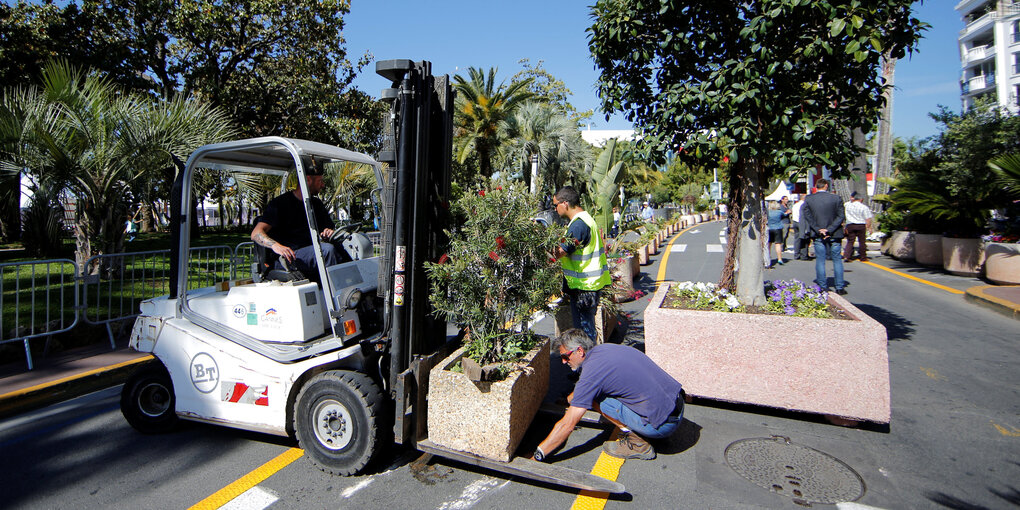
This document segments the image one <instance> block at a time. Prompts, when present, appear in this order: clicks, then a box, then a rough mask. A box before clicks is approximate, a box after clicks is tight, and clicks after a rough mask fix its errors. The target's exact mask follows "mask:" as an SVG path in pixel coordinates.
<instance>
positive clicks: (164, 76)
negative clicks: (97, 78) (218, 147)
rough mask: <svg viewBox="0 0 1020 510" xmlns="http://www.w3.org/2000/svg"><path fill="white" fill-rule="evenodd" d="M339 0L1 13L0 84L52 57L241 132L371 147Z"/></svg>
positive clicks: (86, 4) (117, 0) (370, 112)
mask: <svg viewBox="0 0 1020 510" xmlns="http://www.w3.org/2000/svg"><path fill="white" fill-rule="evenodd" d="M349 11H350V2H349V1H347V0H295V1H291V2H286V4H281V3H279V2H275V1H270V0H210V1H203V2H194V1H185V0H80V1H77V2H70V3H67V4H66V5H65V6H63V7H58V6H56V5H52V4H48V3H44V4H42V5H35V4H29V3H18V4H17V5H14V6H8V5H3V6H0V34H3V35H4V36H5V37H4V40H5V41H6V40H7V38H6V37H8V36H9V37H13V38H14V39H15V40H17V41H19V42H20V43H21V44H19V45H17V46H16V47H11V48H10V50H7V46H8V45H7V44H6V43H5V45H4V46H5V49H4V50H0V73H2V76H3V78H4V79H5V81H4V82H3V83H7V84H27V83H29V82H30V81H32V82H34V81H35V80H36V78H37V72H38V69H39V68H41V67H42V63H44V62H46V61H47V60H49V59H50V58H52V57H54V56H60V57H64V58H66V59H67V60H69V61H71V62H75V63H76V65H82V66H87V67H91V68H94V69H96V70H99V71H101V72H102V73H103V74H104V76H106V79H107V80H109V81H111V82H113V83H115V84H118V85H120V86H122V87H124V88H125V89H127V90H131V91H136V92H140V93H144V94H147V95H152V96H155V97H160V98H164V99H167V100H170V99H171V98H173V97H174V96H176V95H179V94H183V95H184V96H185V97H187V96H190V95H195V96H198V97H201V98H202V99H203V101H205V102H207V103H211V104H212V105H213V106H218V107H221V108H223V109H224V110H225V111H226V112H227V114H228V115H229V116H230V118H231V119H233V121H234V122H235V123H236V125H238V126H240V130H241V134H242V135H244V136H267V135H281V136H290V137H295V138H306V139H312V140H316V141H320V142H325V143H332V144H337V145H342V146H344V147H347V148H351V149H354V150H361V151H365V150H366V149H375V148H376V147H377V146H378V141H379V138H380V136H381V132H382V121H381V113H382V112H384V111H385V109H386V108H385V106H383V105H380V104H378V103H377V102H376V101H374V100H372V99H371V98H370V97H369V96H368V95H366V94H364V93H361V92H359V91H356V90H348V88H349V86H350V84H351V82H352V81H353V79H354V77H355V76H356V75H357V74H358V72H359V71H360V70H361V69H362V67H364V66H365V65H366V64H368V62H369V60H370V57H369V56H368V55H364V56H362V57H361V58H359V59H358V60H357V61H356V62H352V61H350V60H348V59H347V55H346V51H345V49H344V44H345V43H344V37H343V33H342V31H343V26H344V16H346V15H347V13H348V12H349Z"/></svg>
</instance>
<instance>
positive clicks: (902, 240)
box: [889, 230, 914, 260]
mask: <svg viewBox="0 0 1020 510" xmlns="http://www.w3.org/2000/svg"><path fill="white" fill-rule="evenodd" d="M889 255H890V256H891V257H894V258H897V259H899V260H914V233H913V232H907V231H904V230H894V231H893V233H892V237H890V244H889Z"/></svg>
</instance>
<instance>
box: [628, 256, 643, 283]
mask: <svg viewBox="0 0 1020 510" xmlns="http://www.w3.org/2000/svg"><path fill="white" fill-rule="evenodd" d="M630 273H631V274H632V275H634V278H635V279H637V277H638V275H639V274H641V258H640V257H638V255H637V254H634V255H631V256H630Z"/></svg>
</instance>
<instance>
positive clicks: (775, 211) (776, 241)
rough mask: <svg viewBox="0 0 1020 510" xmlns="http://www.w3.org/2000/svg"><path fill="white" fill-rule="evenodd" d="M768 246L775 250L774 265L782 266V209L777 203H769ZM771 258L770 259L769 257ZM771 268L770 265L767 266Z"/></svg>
mask: <svg viewBox="0 0 1020 510" xmlns="http://www.w3.org/2000/svg"><path fill="white" fill-rule="evenodd" d="M768 226H769V246H774V247H775V249H776V264H778V265H780V266H781V265H783V264H785V263H786V262H783V207H782V205H780V203H779V202H769V223H768ZM770 258H771V257H770ZM769 267H772V264H769Z"/></svg>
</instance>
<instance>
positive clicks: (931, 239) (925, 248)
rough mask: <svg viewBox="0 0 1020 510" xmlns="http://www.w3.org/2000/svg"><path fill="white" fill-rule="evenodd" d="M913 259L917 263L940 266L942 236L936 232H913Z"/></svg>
mask: <svg viewBox="0 0 1020 510" xmlns="http://www.w3.org/2000/svg"><path fill="white" fill-rule="evenodd" d="M914 260H916V261H917V263H918V264H924V265H926V266H938V267H942V236H941V235H938V234H915V235H914Z"/></svg>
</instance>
